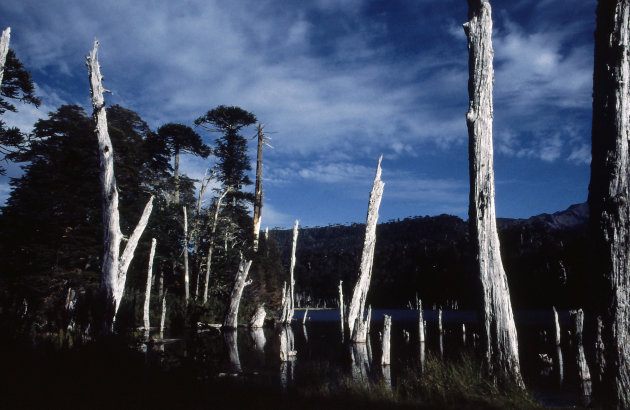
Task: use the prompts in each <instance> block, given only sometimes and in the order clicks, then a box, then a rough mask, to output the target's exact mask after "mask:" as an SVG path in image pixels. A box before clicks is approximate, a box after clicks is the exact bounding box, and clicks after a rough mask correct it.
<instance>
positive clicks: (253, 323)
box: [249, 304, 267, 329]
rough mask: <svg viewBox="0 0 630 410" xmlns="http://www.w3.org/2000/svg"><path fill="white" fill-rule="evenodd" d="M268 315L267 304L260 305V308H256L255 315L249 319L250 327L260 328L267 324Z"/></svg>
mask: <svg viewBox="0 0 630 410" xmlns="http://www.w3.org/2000/svg"><path fill="white" fill-rule="evenodd" d="M266 315H267V312H266V311H265V305H264V304H260V305H258V309H256V312H255V313H254V315H253V316H252V318H251V319H250V321H249V327H251V328H253V329H259V328H261V327H263V325H264V324H265V316H266Z"/></svg>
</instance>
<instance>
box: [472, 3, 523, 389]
mask: <svg viewBox="0 0 630 410" xmlns="http://www.w3.org/2000/svg"><path fill="white" fill-rule="evenodd" d="M468 7H469V9H468V22H466V23H465V24H464V31H465V32H466V35H467V37H468V53H469V63H468V64H469V67H468V69H469V80H468V93H469V95H470V103H469V106H468V113H467V114H466V123H467V125H468V135H469V145H468V146H469V153H468V155H469V172H470V203H469V211H468V221H469V227H470V238H471V242H472V244H473V247H474V251H473V254H474V255H476V258H475V269H476V270H477V274H478V275H479V277H480V279H481V285H482V290H483V310H482V312H481V320H482V323H483V328H484V336H485V337H484V342H485V343H484V345H485V364H486V367H487V371H488V373H489V374H490V375H493V376H496V375H498V374H500V373H505V374H507V375H508V377H510V378H511V379H512V380H513V381H515V382H516V383H518V384H519V385H523V379H522V377H521V370H520V364H519V357H518V340H517V338H516V326H515V324H514V316H513V314H512V304H511V302H510V292H509V289H508V283H507V277H506V275H505V271H504V269H503V262H502V260H501V252H500V249H499V236H498V234H497V225H496V216H495V210H494V170H493V148H492V118H493V113H492V109H493V107H492V89H493V85H494V69H493V67H492V60H493V55H494V51H493V49H492V16H491V14H492V12H491V7H490V2H489V1H488V0H468Z"/></svg>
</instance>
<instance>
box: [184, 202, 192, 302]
mask: <svg viewBox="0 0 630 410" xmlns="http://www.w3.org/2000/svg"><path fill="white" fill-rule="evenodd" d="M182 208H183V209H184V249H183V252H184V295H185V297H186V304H188V299H189V298H190V287H189V282H190V278H189V274H188V212H186V207H185V206H184V207H182Z"/></svg>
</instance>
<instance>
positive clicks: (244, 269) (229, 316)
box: [223, 260, 252, 329]
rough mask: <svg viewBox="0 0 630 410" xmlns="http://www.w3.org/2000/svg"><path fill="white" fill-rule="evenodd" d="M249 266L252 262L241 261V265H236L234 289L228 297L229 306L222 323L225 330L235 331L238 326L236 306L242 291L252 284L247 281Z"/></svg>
mask: <svg viewBox="0 0 630 410" xmlns="http://www.w3.org/2000/svg"><path fill="white" fill-rule="evenodd" d="M250 266H252V261H246V260H241V263H240V264H239V265H238V271H237V272H236V277H235V278H234V287H233V288H232V294H231V296H230V304H229V307H228V310H227V313H226V314H225V320H224V321H223V327H225V328H227V329H236V328H237V326H238V306H239V304H240V303H241V296H242V295H243V289H245V286H247V285H249V284H251V283H252V281H251V280H247V274H248V273H249V268H250Z"/></svg>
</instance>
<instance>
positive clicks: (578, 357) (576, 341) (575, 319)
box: [570, 309, 593, 407]
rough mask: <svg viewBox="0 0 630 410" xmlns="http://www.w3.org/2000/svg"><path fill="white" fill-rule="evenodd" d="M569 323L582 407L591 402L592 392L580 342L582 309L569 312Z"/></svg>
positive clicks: (582, 322)
mask: <svg viewBox="0 0 630 410" xmlns="http://www.w3.org/2000/svg"><path fill="white" fill-rule="evenodd" d="M570 317H571V325H572V331H573V345H574V348H575V362H576V365H577V372H578V374H577V376H578V383H579V392H580V401H581V403H582V405H583V406H584V407H588V406H589V404H591V395H592V392H593V389H592V385H591V373H590V371H589V370H588V364H587V363H586V356H585V355H584V345H583V344H582V328H583V326H584V312H582V309H579V310H572V311H571V312H570Z"/></svg>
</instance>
